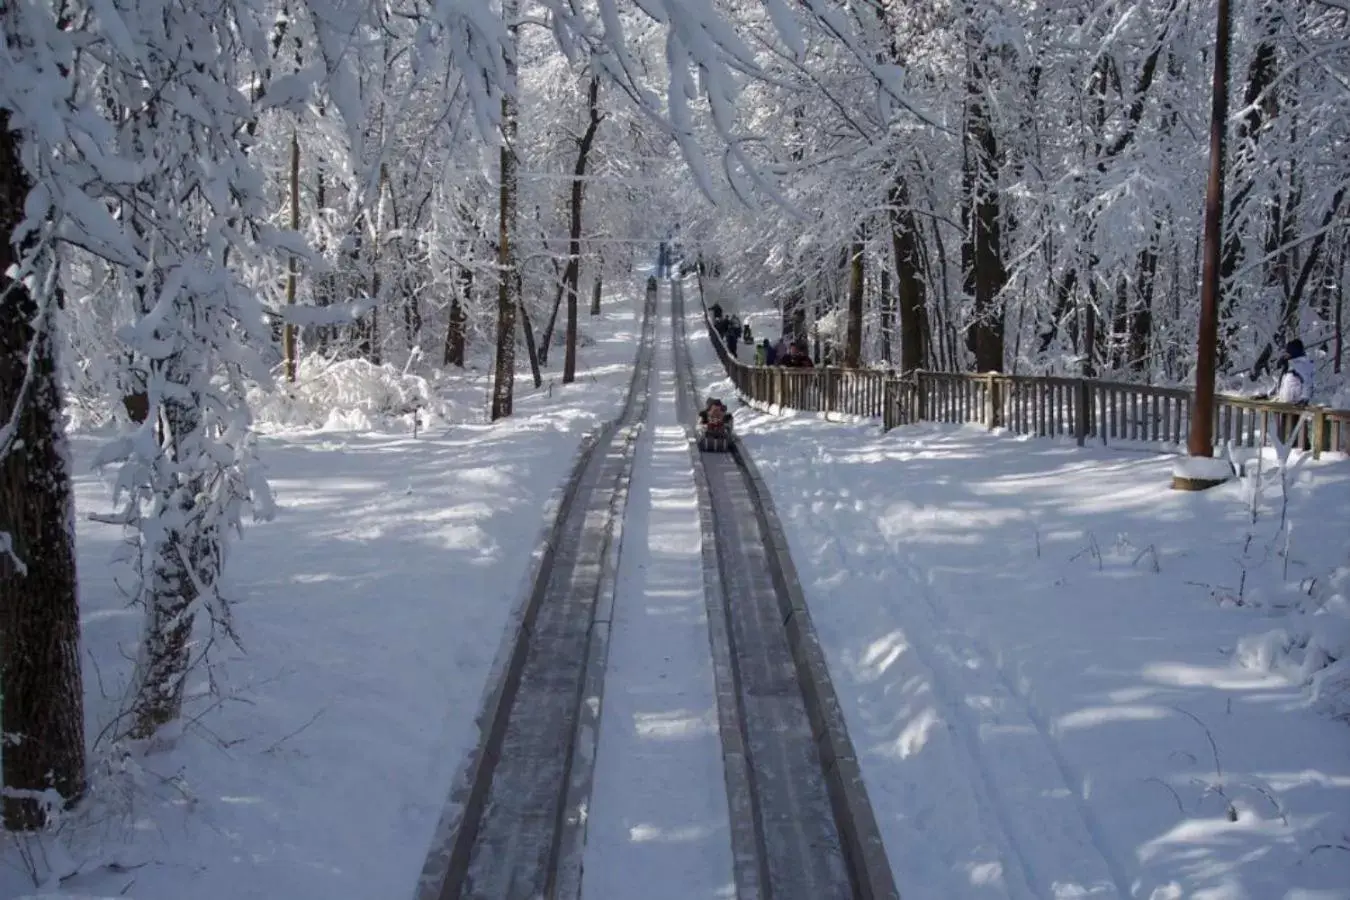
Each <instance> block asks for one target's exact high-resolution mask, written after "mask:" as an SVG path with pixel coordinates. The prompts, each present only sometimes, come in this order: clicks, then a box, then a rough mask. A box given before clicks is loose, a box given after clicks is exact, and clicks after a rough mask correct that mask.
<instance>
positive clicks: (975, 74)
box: [962, 39, 1008, 372]
mask: <svg viewBox="0 0 1350 900" xmlns="http://www.w3.org/2000/svg"><path fill="white" fill-rule="evenodd" d="M970 44H971V46H970V53H971V62H970V68H969V72H968V75H967V78H968V79H969V80H968V82H967V87H966V98H967V99H966V103H967V109H966V130H965V143H966V163H965V169H966V179H965V180H966V198H965V207H966V208H965V213H966V215H965V218H966V222H967V225H966V241H965V246H964V247H963V252H962V261H963V263H964V265H965V268H966V271H965V282H966V290H967V292H968V293H969V294H970V295H971V297H972V298H973V299H974V310H973V319H974V322H973V324H972V325H971V330H970V340H969V348H970V350H971V351H972V352H973V353H974V355H975V370H976V371H978V372H1000V371H1002V370H1003V309H1002V306H1001V303H1000V298H999V294H1000V293H1001V292H1002V290H1003V287H1004V285H1005V284H1006V283H1007V280H1008V275H1007V271H1006V270H1005V268H1004V266H1003V250H1002V243H1001V240H1000V234H999V194H998V141H997V138H995V136H994V129H993V124H992V123H991V122H990V121H989V117H988V115H987V113H986V111H985V108H984V96H983V91H984V87H985V71H984V67H985V54H987V53H988V49H987V48H986V47H985V46H984V42H983V40H982V39H977V40H973V41H971V42H970Z"/></svg>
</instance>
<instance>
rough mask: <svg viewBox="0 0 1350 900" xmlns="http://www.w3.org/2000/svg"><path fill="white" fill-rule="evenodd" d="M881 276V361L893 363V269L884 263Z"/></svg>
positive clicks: (887, 364) (888, 364)
mask: <svg viewBox="0 0 1350 900" xmlns="http://www.w3.org/2000/svg"><path fill="white" fill-rule="evenodd" d="M879 274H880V276H881V285H880V290H881V321H880V323H879V324H880V326H881V361H882V362H884V363H885V364H886V366H887V367H888V368H889V367H890V365H891V329H892V328H894V327H895V324H894V323H895V295H894V294H892V293H891V270H890V267H889V266H886V265H883V266H881V270H880V273H879Z"/></svg>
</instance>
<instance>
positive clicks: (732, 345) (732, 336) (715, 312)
mask: <svg viewBox="0 0 1350 900" xmlns="http://www.w3.org/2000/svg"><path fill="white" fill-rule="evenodd" d="M710 312H711V313H712V321H713V328H714V329H715V330H716V331H717V334H718V336H719V337H721V338H722V343H724V344H726V345H727V349H728V350H730V351H731V355H732V356H735V355H736V348H737V347H738V346H739V345H740V344H742V343H745V344H750V343H752V342H753V341H754V339H755V336H754V334H753V333H752V332H751V331H750V323H749V322H746V323H744V324H742V323H741V320H740V319H738V318H737V317H736V315H735V314H734V313H733V314H732V315H726V314H724V312H723V310H722V304H720V303H714V304H713V305H712V309H711V310H710Z"/></svg>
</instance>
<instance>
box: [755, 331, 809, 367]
mask: <svg viewBox="0 0 1350 900" xmlns="http://www.w3.org/2000/svg"><path fill="white" fill-rule="evenodd" d="M755 365H757V366H783V367H784V368H788V369H811V368H815V363H814V362H812V361H811V354H810V353H807V352H806V344H805V343H803V342H802V341H789V340H788V337H787V335H783V336H782V337H780V338H779V339H778V343H776V344H773V343H770V342H769V339H768V338H765V339H764V340H763V341H761V342H760V344H759V346H758V347H756V348H755Z"/></svg>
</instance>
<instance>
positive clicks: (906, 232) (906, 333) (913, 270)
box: [890, 179, 929, 372]
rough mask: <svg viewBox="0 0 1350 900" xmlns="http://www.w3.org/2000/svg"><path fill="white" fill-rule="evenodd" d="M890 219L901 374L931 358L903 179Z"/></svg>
mask: <svg viewBox="0 0 1350 900" xmlns="http://www.w3.org/2000/svg"><path fill="white" fill-rule="evenodd" d="M890 216H891V247H892V250H893V252H894V255H895V276H896V294H897V300H898V302H899V312H900V371H902V372H912V371H914V370H915V369H922V368H923V367H924V365H925V359H926V357H927V355H928V353H927V351H928V335H929V325H928V297H927V294H928V289H927V285H926V283H925V280H924V274H923V253H922V249H921V247H920V240H919V227H918V222H916V221H915V218H914V210H912V209H911V208H910V196H909V186H908V185H907V184H906V183H905V182H904V181H903V180H902V179H897V180H896V181H895V183H894V184H893V185H892V186H891V196H890Z"/></svg>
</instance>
